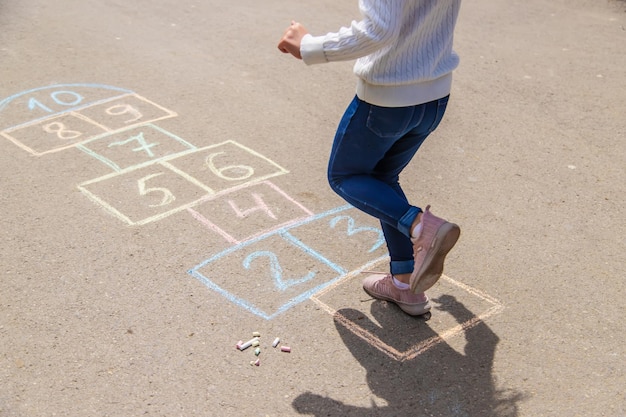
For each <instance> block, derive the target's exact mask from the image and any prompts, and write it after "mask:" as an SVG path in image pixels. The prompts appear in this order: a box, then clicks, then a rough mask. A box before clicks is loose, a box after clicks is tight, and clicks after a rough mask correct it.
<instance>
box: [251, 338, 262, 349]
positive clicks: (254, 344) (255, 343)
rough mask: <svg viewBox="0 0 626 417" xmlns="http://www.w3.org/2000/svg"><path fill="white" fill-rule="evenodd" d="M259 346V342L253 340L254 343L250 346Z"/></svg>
mask: <svg viewBox="0 0 626 417" xmlns="http://www.w3.org/2000/svg"><path fill="white" fill-rule="evenodd" d="M260 344H261V342H259V339H254V341H253V342H252V346H254V347H257V346H259V345H260Z"/></svg>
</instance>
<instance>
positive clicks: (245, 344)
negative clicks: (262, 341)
mask: <svg viewBox="0 0 626 417" xmlns="http://www.w3.org/2000/svg"><path fill="white" fill-rule="evenodd" d="M255 342H256V343H257V345H256V346H258V343H259V339H257V338H256V337H255V338H254V339H250V340H248V341H247V342H246V343H244V344H242V345H239V350H246V349H248V348H249V347H250V346H254V343H255Z"/></svg>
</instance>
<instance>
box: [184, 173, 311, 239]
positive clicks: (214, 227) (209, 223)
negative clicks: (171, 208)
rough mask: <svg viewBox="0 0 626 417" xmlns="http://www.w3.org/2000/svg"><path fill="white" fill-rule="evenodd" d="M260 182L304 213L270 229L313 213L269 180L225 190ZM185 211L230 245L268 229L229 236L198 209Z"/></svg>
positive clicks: (230, 191)
mask: <svg viewBox="0 0 626 417" xmlns="http://www.w3.org/2000/svg"><path fill="white" fill-rule="evenodd" d="M260 184H263V185H266V186H267V187H269V188H270V189H272V190H273V191H274V192H276V193H278V194H279V195H281V196H282V197H283V198H284V199H285V200H287V201H288V202H290V203H292V204H293V205H295V206H296V207H298V208H299V209H300V210H302V211H303V212H304V213H305V215H304V216H302V217H297V218H295V219H291V220H288V221H286V222H284V223H282V224H280V225H278V226H276V228H275V229H272V230H281V229H283V228H287V227H289V226H293V225H296V224H299V223H300V222H303V221H305V220H306V219H308V218H310V217H311V216H314V215H315V214H314V213H313V212H312V211H311V210H309V209H307V208H306V207H304V206H303V205H302V204H300V203H299V202H297V201H296V200H294V199H293V198H291V197H290V196H289V195H287V193H285V192H284V191H283V190H281V189H280V188H278V187H277V186H276V185H274V184H273V183H272V182H271V181H262V182H260V183H258V184H257V183H254V184H244V185H242V186H241V187H238V189H229V190H226V191H228V192H229V193H233V192H236V191H239V190H241V189H244V188H249V187H252V186H256V185H260ZM204 202H205V201H203V203H204ZM187 211H188V212H189V214H191V216H192V217H194V218H195V219H196V220H198V221H199V222H200V223H201V224H202V225H204V226H205V227H206V228H207V229H209V230H210V231H212V232H215V233H217V234H218V235H220V236H221V237H223V238H224V240H226V241H227V242H228V243H230V244H232V245H238V244H240V243H242V242H245V241H248V240H254V239H257V238H259V237H261V236H263V235H265V234H267V233H268V231H267V230H265V231H263V232H259V233H256V234H253V235H251V236H248V237H246V238H244V239H236V238H235V237H233V236H231V235H230V234H229V233H228V232H226V231H225V230H224V229H222V228H221V227H219V226H218V225H216V224H215V223H213V222H212V221H211V220H209V219H207V218H206V217H205V216H203V215H202V214H201V213H199V212H198V211H196V210H194V209H193V208H191V207H190V208H188V209H187Z"/></svg>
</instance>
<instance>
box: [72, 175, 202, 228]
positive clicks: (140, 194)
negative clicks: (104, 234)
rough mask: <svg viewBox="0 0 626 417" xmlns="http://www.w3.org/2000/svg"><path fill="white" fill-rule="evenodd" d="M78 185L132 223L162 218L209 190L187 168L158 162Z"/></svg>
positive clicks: (84, 192) (186, 205)
mask: <svg viewBox="0 0 626 417" xmlns="http://www.w3.org/2000/svg"><path fill="white" fill-rule="evenodd" d="M78 188H79V189H80V190H81V192H83V194H85V195H86V196H87V197H89V198H90V199H91V200H92V201H94V202H95V203H97V204H99V205H100V206H102V207H103V208H104V209H106V210H107V211H108V212H109V213H111V214H113V215H114V216H116V217H117V218H119V219H120V220H122V221H124V222H126V223H128V224H129V225H143V224H146V223H150V222H153V221H157V220H160V219H163V218H165V217H167V216H169V215H172V214H174V213H177V212H179V211H181V210H184V209H186V208H187V207H190V206H192V205H193V204H195V203H196V202H197V201H198V200H200V199H201V198H202V197H203V196H206V194H207V190H206V189H205V188H203V186H202V184H198V183H196V182H195V181H194V180H193V178H189V177H187V176H186V175H185V173H184V172H178V171H177V170H172V169H171V167H169V166H167V164H165V163H163V164H161V163H156V164H151V165H148V166H145V167H142V168H138V169H133V170H127V171H123V172H122V173H113V174H109V175H106V176H104V177H100V178H96V179H94V180H91V181H87V182H84V183H82V184H80V185H79V186H78Z"/></svg>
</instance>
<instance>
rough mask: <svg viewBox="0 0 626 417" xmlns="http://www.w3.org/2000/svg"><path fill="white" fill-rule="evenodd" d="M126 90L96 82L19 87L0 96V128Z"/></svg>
mask: <svg viewBox="0 0 626 417" xmlns="http://www.w3.org/2000/svg"><path fill="white" fill-rule="evenodd" d="M129 93H130V91H129V90H127V89H124V88H119V87H112V86H107V85H99V84H60V85H50V86H45V87H39V88H34V89H32V90H28V91H22V92H20V93H18V94H15V95H13V96H11V97H7V98H5V99H2V100H0V130H10V129H11V128H16V127H18V126H21V125H24V124H30V123H36V122H37V121H40V120H43V119H47V118H49V117H52V116H57V115H59V114H63V113H68V112H70V111H73V110H78V109H80V108H81V107H85V106H88V105H92V104H95V103H97V102H99V101H104V100H111V99H112V98H115V97H119V96H122V95H126V94H129Z"/></svg>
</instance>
